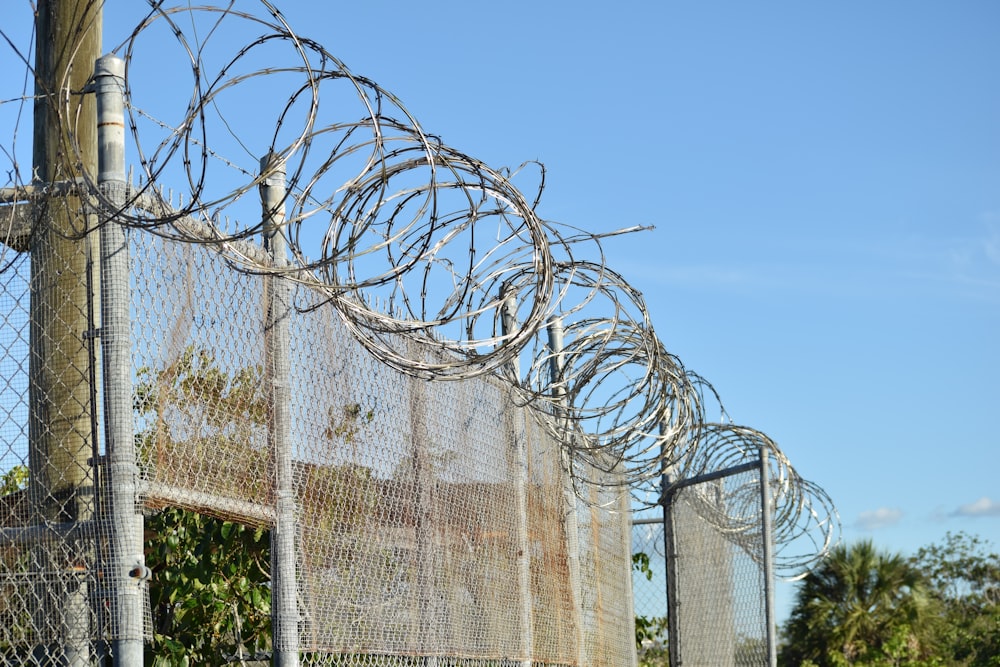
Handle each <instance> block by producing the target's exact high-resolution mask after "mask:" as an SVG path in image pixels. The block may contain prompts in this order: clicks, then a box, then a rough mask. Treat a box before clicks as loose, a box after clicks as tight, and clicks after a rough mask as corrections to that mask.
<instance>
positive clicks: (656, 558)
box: [632, 465, 774, 667]
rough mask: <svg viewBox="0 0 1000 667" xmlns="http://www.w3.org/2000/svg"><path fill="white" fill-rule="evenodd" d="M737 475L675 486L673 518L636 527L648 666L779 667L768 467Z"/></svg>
mask: <svg viewBox="0 0 1000 667" xmlns="http://www.w3.org/2000/svg"><path fill="white" fill-rule="evenodd" d="M733 470H734V472H727V471H718V472H717V473H712V474H709V475H707V476H706V477H707V479H704V480H698V479H690V480H685V481H684V482H683V483H678V484H675V485H674V487H673V488H672V489H671V487H668V493H667V495H666V501H667V502H666V512H665V513H664V514H661V515H660V516H654V515H647V516H644V517H641V518H637V519H636V520H635V521H634V523H633V528H632V553H633V563H634V567H633V582H634V599H635V613H636V623H637V628H638V634H637V639H638V640H639V641H640V647H639V661H640V664H641V665H643V666H644V667H646V666H648V667H654V666H658V665H668V664H673V665H713V666H716V665H717V666H723V667H724V666H727V665H729V666H732V667H751V666H753V667H756V666H760V667H767V666H768V665H770V664H773V662H772V660H773V647H770V648H769V640H770V639H771V638H772V637H773V635H771V636H769V631H770V632H773V629H774V628H773V618H769V614H768V595H769V579H770V578H771V577H773V571H771V570H769V568H768V565H767V562H768V559H769V557H768V556H767V554H766V548H767V547H766V545H765V543H764V539H763V537H764V535H765V529H766V525H765V522H764V520H763V518H764V514H765V511H766V510H765V509H764V505H763V503H764V496H763V495H762V494H761V467H760V466H759V465H744V466H741V467H740V468H739V469H733ZM668 591H669V593H668ZM671 598H672V599H671ZM671 660H673V662H671Z"/></svg>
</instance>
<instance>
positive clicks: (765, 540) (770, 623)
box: [760, 443, 778, 667]
mask: <svg viewBox="0 0 1000 667" xmlns="http://www.w3.org/2000/svg"><path fill="white" fill-rule="evenodd" d="M760 511H761V522H760V532H761V543H762V544H761V546H762V551H763V561H764V562H763V563H761V567H762V569H763V570H764V619H765V623H766V624H767V629H766V633H767V661H768V665H770V667H776V665H777V664H778V642H777V637H776V635H775V618H774V534H773V532H772V531H773V528H772V516H771V512H772V509H771V479H770V451H769V449H768V447H767V445H766V444H763V443H761V445H760Z"/></svg>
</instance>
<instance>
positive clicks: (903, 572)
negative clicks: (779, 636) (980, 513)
mask: <svg viewBox="0 0 1000 667" xmlns="http://www.w3.org/2000/svg"><path fill="white" fill-rule="evenodd" d="M934 602H935V601H934V598H933V597H932V596H931V595H930V594H929V590H928V583H927V581H926V579H925V578H924V577H923V576H922V575H921V574H920V572H919V570H918V569H916V568H915V567H913V566H912V565H911V564H910V563H909V562H908V561H907V560H906V559H904V558H903V557H902V556H901V555H899V554H889V553H885V552H881V551H879V550H877V549H876V548H875V547H874V546H873V544H872V542H871V541H870V540H865V541H861V542H857V543H855V544H852V545H841V546H838V547H836V548H834V549H833V550H832V551H831V552H830V554H829V555H828V556H827V557H826V558H825V559H824V560H823V562H822V563H821V564H820V565H819V567H817V569H816V570H814V571H813V572H811V573H810V574H809V575H807V576H806V577H805V579H803V581H802V584H801V586H800V588H799V591H798V594H797V597H796V602H795V605H794V607H793V610H792V613H791V616H790V618H789V620H788V622H787V624H786V625H785V628H784V640H785V641H784V645H783V647H782V650H781V652H780V656H779V658H780V662H781V664H784V665H796V666H797V665H803V664H807V662H811V663H812V664H814V665H818V666H819V667H834V666H837V667H839V666H841V665H859V666H860V665H866V666H871V667H876V666H878V667H881V666H882V665H899V666H907V667H918V666H921V665H930V664H933V663H931V662H927V661H928V660H929V659H930V657H931V655H932V638H933V623H934V618H935V612H936V605H935V604H934Z"/></svg>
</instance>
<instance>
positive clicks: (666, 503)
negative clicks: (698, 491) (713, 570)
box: [660, 423, 681, 667]
mask: <svg viewBox="0 0 1000 667" xmlns="http://www.w3.org/2000/svg"><path fill="white" fill-rule="evenodd" d="M669 430H670V426H669V425H668V424H665V423H662V424H660V437H661V438H662V437H665V436H666V434H667V433H668V432H669ZM663 460H664V461H665V460H666V456H664V459H663ZM672 473H673V470H672V469H671V467H669V466H663V468H662V470H661V472H660V507H661V508H662V509H663V562H664V569H665V573H664V574H665V575H666V580H667V590H666V594H667V654H668V656H669V659H670V665H671V667H680V664H681V652H680V641H681V636H680V631H679V628H680V623H679V621H680V613H679V609H678V607H679V605H678V598H677V537H676V535H675V533H674V511H673V501H674V491H675V490H674V489H673V488H672V487H671V485H672V484H673V481H674V480H673V474H672Z"/></svg>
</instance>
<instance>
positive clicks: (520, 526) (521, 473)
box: [501, 294, 534, 667]
mask: <svg viewBox="0 0 1000 667" xmlns="http://www.w3.org/2000/svg"><path fill="white" fill-rule="evenodd" d="M501 324H502V325H503V335H504V336H505V337H507V336H512V335H513V333H514V331H515V330H516V329H517V303H516V301H515V298H514V295H513V294H506V295H505V296H504V301H503V306H502V307H501ZM507 370H508V372H509V373H510V377H511V381H512V382H513V383H516V382H517V381H518V378H519V377H520V375H521V371H520V368H519V367H518V360H517V357H516V356H515V357H514V358H513V359H511V361H510V364H509V365H508V368H507ZM516 416H517V413H516V412H515V411H514V409H513V405H508V407H507V410H506V415H505V419H506V420H507V423H508V428H507V433H508V435H509V437H510V438H511V454H512V456H513V464H514V465H513V467H514V502H515V504H516V511H517V550H518V554H520V555H519V556H518V557H517V568H518V594H519V596H520V598H521V609H520V611H521V618H520V621H521V651H522V656H521V661H520V663H519V664H520V665H521V667H531V665H532V664H534V662H533V660H532V654H533V652H534V623H533V618H532V617H533V610H534V606H533V605H532V595H531V541H530V539H529V534H528V452H527V448H526V446H525V441H524V438H523V437H520V433H519V432H518V430H517V429H516V428H515V425H516Z"/></svg>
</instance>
